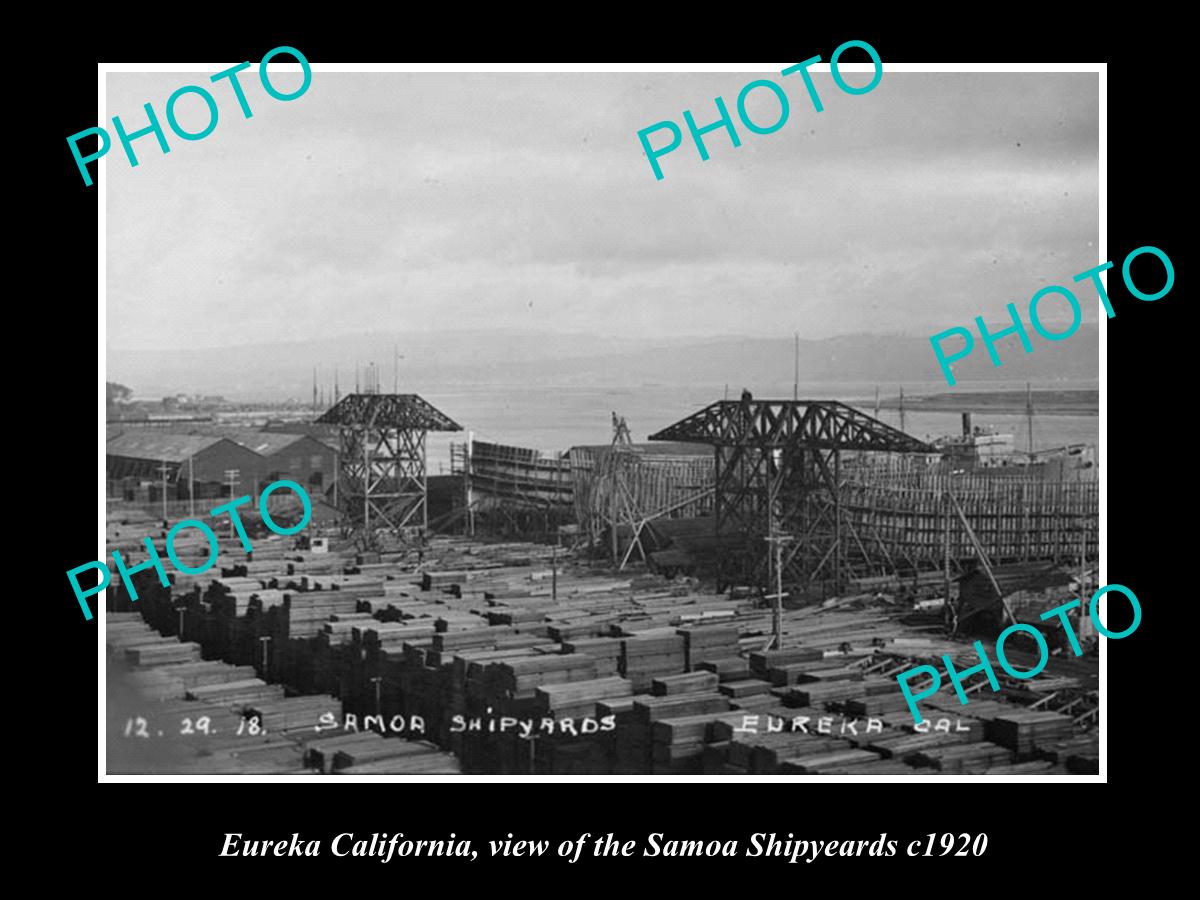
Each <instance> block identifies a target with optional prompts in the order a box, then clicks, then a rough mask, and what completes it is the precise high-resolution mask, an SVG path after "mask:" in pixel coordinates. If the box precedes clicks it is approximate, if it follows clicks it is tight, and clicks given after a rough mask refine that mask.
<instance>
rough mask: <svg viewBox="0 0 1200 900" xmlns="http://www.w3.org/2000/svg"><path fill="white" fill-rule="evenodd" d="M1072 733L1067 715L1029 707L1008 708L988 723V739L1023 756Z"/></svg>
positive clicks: (1066, 737) (1068, 737)
mask: <svg viewBox="0 0 1200 900" xmlns="http://www.w3.org/2000/svg"><path fill="white" fill-rule="evenodd" d="M1074 733H1075V729H1074V726H1073V725H1072V722H1071V717H1070V716H1064V715H1062V714H1060V713H1056V712H1041V711H1039V710H1028V709H1013V710H1007V711H1005V712H1004V713H1003V714H1001V715H997V716H996V717H995V718H993V719H992V720H991V721H990V722H988V727H987V735H988V740H991V741H995V742H996V743H997V744H1000V745H1001V746H1003V747H1008V748H1009V749H1011V750H1014V751H1016V753H1017V755H1018V756H1020V757H1021V758H1022V759H1024V758H1026V757H1028V756H1030V755H1031V754H1032V753H1033V752H1034V751H1035V750H1038V749H1041V748H1042V747H1047V746H1051V745H1053V744H1056V743H1059V742H1061V741H1065V740H1069V739H1070V738H1071V737H1073V736H1074Z"/></svg>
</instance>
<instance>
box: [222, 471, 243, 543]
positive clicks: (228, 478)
mask: <svg viewBox="0 0 1200 900" xmlns="http://www.w3.org/2000/svg"><path fill="white" fill-rule="evenodd" d="M241 474H242V473H241V470H240V469H226V470H225V483H226V484H228V485H229V502H230V503H232V502H233V489H234V488H235V487H236V486H237V483H238V476H240V475H241ZM234 537H235V533H234V529H233V516H232V515H231V516H230V517H229V539H230V540H233V538H234Z"/></svg>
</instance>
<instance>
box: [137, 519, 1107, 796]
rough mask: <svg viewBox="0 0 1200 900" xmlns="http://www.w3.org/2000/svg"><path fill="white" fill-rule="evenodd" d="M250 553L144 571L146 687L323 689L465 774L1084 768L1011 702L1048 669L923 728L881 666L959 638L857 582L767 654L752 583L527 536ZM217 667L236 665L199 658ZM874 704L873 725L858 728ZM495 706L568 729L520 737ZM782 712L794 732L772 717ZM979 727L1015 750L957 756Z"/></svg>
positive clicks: (1045, 687)
mask: <svg viewBox="0 0 1200 900" xmlns="http://www.w3.org/2000/svg"><path fill="white" fill-rule="evenodd" d="M122 537H123V535H122ZM259 546H260V544H259V542H258V541H257V540H256V542H255V547H256V553H255V554H254V556H253V557H247V556H246V555H245V554H244V553H241V552H240V547H239V546H238V545H237V544H236V542H235V543H234V544H232V545H230V546H229V547H226V546H223V547H222V553H221V555H220V557H219V560H218V566H217V567H214V569H213V570H211V574H209V575H207V576H198V577H195V578H186V579H185V578H180V579H177V581H176V584H175V585H174V587H173V588H172V589H171V590H166V589H160V590H158V591H157V592H156V591H155V590H154V589H153V588H154V585H156V584H157V580H156V579H155V578H153V573H151V576H152V578H151V581H150V584H149V587H148V589H147V590H146V591H145V592H143V594H142V596H143V597H144V598H145V599H144V602H141V603H138V604H132V605H131V606H130V608H131V609H133V610H135V611H136V612H137V613H140V614H141V617H143V618H144V619H145V621H147V622H151V623H154V624H155V625H156V627H157V628H158V630H159V635H158V637H157V638H155V637H149V636H147V635H146V634H145V633H144V632H143V633H140V634H138V635H135V634H133V633H130V634H128V635H127V636H126V638H125V639H126V640H127V641H128V642H129V643H128V644H127V645H121V646H120V647H119V650H120V653H119V655H120V656H121V657H122V658H124V657H125V656H126V655H127V651H135V650H136V651H137V652H136V654H135V659H136V660H141V659H142V658H143V656H144V659H145V660H146V663H147V664H145V665H139V666H138V671H137V674H136V676H131V677H136V678H138V679H140V681H139V684H140V687H141V689H143V690H145V691H153V692H156V695H158V696H164V697H169V698H179V699H182V698H183V697H185V696H187V695H188V694H189V693H191V692H193V691H195V692H196V693H194V694H193V696H195V697H197V698H204V699H196V700H191V701H187V702H192V703H210V702H211V703H214V704H215V703H220V702H224V701H226V700H228V701H230V702H232V703H235V704H240V706H239V708H240V709H254V710H255V712H256V713H258V715H259V716H260V718H264V719H267V720H269V721H270V722H271V723H272V724H273V725H274V727H275V728H278V729H280V733H282V734H285V735H286V734H292V733H293V732H294V733H295V734H296V735H297V736H299V734H300V732H301V731H302V730H303V728H304V725H302V724H301V725H295V724H294V723H304V722H305V721H306V720H307V719H309V718H311V717H312V716H313V715H318V716H319V715H321V714H323V713H324V712H326V711H327V709H328V707H327V701H326V700H324V699H320V698H323V697H328V698H329V700H330V701H332V702H333V703H334V704H335V706H334V707H333V708H334V709H335V710H337V712H338V718H339V721H340V720H341V717H342V715H343V714H344V715H347V716H348V715H353V716H356V717H357V718H358V720H359V721H362V720H363V719H365V718H366V717H368V716H369V717H376V716H378V717H382V718H383V719H384V720H388V721H390V720H392V719H393V717H395V716H401V717H402V718H404V719H405V720H406V721H409V722H411V721H412V720H413V718H414V717H416V718H417V719H419V720H420V722H421V724H422V725H423V729H422V730H421V732H420V733H412V734H409V735H408V737H409V738H410V740H408V741H393V740H391V739H390V738H389V741H388V742H389V743H398V744H406V743H407V744H412V743H414V741H413V740H412V738H422V739H425V740H428V741H430V742H432V743H433V744H434V745H436V746H437V747H440V748H442V750H450V751H452V752H453V753H455V754H456V756H457V757H458V759H459V760H460V761H461V765H462V767H463V769H464V770H465V771H469V772H496V773H502V772H511V773H517V774H523V773H530V772H535V771H536V772H544V773H580V774H603V773H607V772H614V773H618V774H646V773H650V772H663V773H678V772H701V771H703V772H721V773H724V774H739V773H753V774H765V773H778V772H781V771H785V767H786V771H789V772H797V773H805V774H808V773H812V774H821V773H828V774H835V773H836V774H848V773H849V774H854V773H864V774H871V773H884V774H886V773H892V772H894V771H899V770H900V769H899V768H898V767H904V768H905V769H911V768H912V765H913V764H915V763H918V762H919V763H920V764H922V765H923V766H924V767H925V769H924V771H926V772H927V773H929V772H935V771H952V770H953V771H983V769H981V768H979V767H981V766H987V767H989V768H993V769H994V768H1000V767H1002V766H1003V765H1008V764H1013V765H1019V764H1021V763H1024V762H1026V761H1029V757H1030V756H1031V755H1032V754H1035V753H1036V754H1040V755H1042V756H1046V755H1047V754H1048V753H1052V754H1053V753H1057V755H1058V756H1061V759H1054V760H1048V761H1050V762H1051V763H1052V765H1053V766H1054V767H1057V768H1064V767H1066V766H1067V765H1068V760H1069V759H1074V760H1075V763H1074V764H1075V765H1077V766H1087V765H1089V764H1090V763H1089V758H1088V755H1087V750H1088V749H1089V746H1090V745H1089V746H1084V747H1076V748H1074V750H1068V749H1065V742H1066V741H1069V740H1073V739H1074V737H1075V736H1074V734H1073V731H1072V729H1071V728H1070V725H1069V720H1068V721H1067V725H1066V727H1064V725H1063V722H1062V721H1061V719H1062V718H1065V717H1059V719H1060V720H1055V719H1048V718H1044V717H1045V716H1046V714H1045V713H1033V714H1032V715H1033V716H1034V717H1035V718H1032V719H1028V718H1022V715H1024V714H1026V713H1027V712H1028V711H1026V710H1024V709H1022V708H1021V707H1020V706H1019V705H1018V704H1016V703H1014V702H1012V701H1013V700H1020V701H1022V702H1033V699H1034V698H1037V697H1042V696H1045V695H1046V694H1047V692H1048V691H1053V690H1062V689H1065V688H1070V687H1072V686H1078V685H1079V684H1080V683H1081V682H1082V680H1084V679H1085V678H1086V672H1083V673H1082V674H1080V672H1081V671H1082V670H1080V671H1074V670H1072V671H1071V672H1070V673H1069V674H1068V675H1063V674H1062V673H1061V672H1060V673H1059V674H1056V675H1051V674H1049V673H1046V674H1045V675H1043V676H1040V677H1039V678H1038V679H1035V680H1034V681H1033V682H1030V683H1029V684H1030V685H1031V688H1032V689H1030V688H1027V687H1026V686H1025V685H1021V686H1019V688H1018V689H1014V690H1013V691H1011V696H1009V693H1010V692H1008V689H1007V688H1006V690H1005V693H1003V694H992V693H990V692H987V691H985V692H978V691H977V692H974V693H973V694H972V700H971V703H970V704H969V706H966V707H964V706H962V705H961V704H959V703H958V702H957V697H956V696H955V695H953V694H952V693H948V692H941V693H940V694H939V695H937V696H935V697H930V698H928V699H926V700H923V701H922V707H923V708H925V707H926V706H927V707H928V708H929V712H928V713H927V716H926V717H927V718H928V719H930V720H931V723H936V722H937V721H938V720H940V719H942V718H945V719H947V720H948V721H952V722H954V723H955V724H954V725H953V726H951V727H952V728H953V730H952V731H950V732H947V731H946V730H944V729H943V728H941V727H940V726H936V725H935V724H931V727H930V730H929V732H928V733H924V734H922V733H916V732H914V731H913V729H912V720H911V716H910V714H909V712H908V708H907V704H906V703H905V701H904V698H903V696H902V695H901V693H900V691H899V689H898V687H897V684H896V681H895V679H894V678H890V677H883V675H882V674H881V673H882V672H883V671H886V670H887V669H889V668H895V667H896V666H897V665H901V664H904V663H906V662H907V663H909V664H912V665H915V664H916V663H917V661H924V660H932V661H934V662H935V663H936V662H938V656H940V654H941V653H948V654H950V655H951V656H953V657H956V658H959V659H961V660H963V661H964V663H967V664H970V663H971V659H970V658H969V656H970V654H969V652H968V651H969V648H968V647H967V645H965V644H964V643H962V642H958V641H953V640H950V639H947V638H945V637H944V636H942V635H940V634H934V633H923V632H921V631H920V630H919V626H912V625H907V624H903V623H902V622H901V621H900V618H899V617H900V615H901V614H902V613H901V611H900V610H898V609H895V608H891V607H890V606H889V605H888V604H886V603H882V602H876V601H875V600H874V598H873V597H872V596H871V595H868V594H863V595H862V596H856V597H851V598H838V599H837V601H836V602H828V603H826V604H825V606H824V608H821V607H806V608H803V609H797V610H787V611H785V612H784V615H783V640H782V643H781V645H780V646H779V647H778V648H777V649H773V650H771V651H762V650H761V648H762V647H763V646H764V644H766V642H767V637H768V636H769V635H770V631H771V613H770V610H769V609H766V608H763V607H759V606H756V602H755V600H754V599H753V598H752V597H750V596H748V595H745V594H738V593H735V594H734V595H732V596H717V595H712V594H706V593H703V592H702V591H700V590H699V589H698V585H696V584H695V583H693V582H683V581H674V582H671V581H667V580H666V579H664V578H662V577H660V576H653V575H651V576H630V575H628V574H620V573H616V574H614V573H611V572H602V571H598V570H596V569H590V568H588V567H586V566H582V565H579V564H578V563H576V562H573V561H571V560H569V559H563V558H561V557H560V558H559V559H558V560H557V563H556V569H557V577H553V575H554V573H553V572H552V569H551V554H552V550H551V548H549V547H544V546H540V545H532V544H519V543H508V544H482V543H476V542H472V541H468V540H465V539H461V538H441V537H438V538H434V539H433V540H432V541H431V542H430V545H429V547H427V548H426V549H425V551H424V553H423V554H422V555H421V558H420V559H419V561H418V560H414V559H413V558H412V557H411V556H408V557H406V556H404V555H403V554H392V553H384V554H373V555H363V554H357V555H356V554H353V553H351V552H342V553H328V554H310V553H301V552H297V551H293V550H289V549H288V547H287V544H286V542H282V541H281V542H276V543H271V542H266V543H264V544H263V545H262V546H263V551H262V552H257V548H258V547H259ZM418 562H419V564H418ZM180 608H182V610H183V613H182V616H183V628H182V635H183V638H184V640H183V642H181V643H179V642H176V643H175V644H174V645H173V646H172V647H170V648H165V647H162V646H159V645H161V643H162V640H163V637H164V636H172V635H176V634H178V633H179V632H180V625H179V623H180V612H179V610H180ZM119 627H123V628H126V630H128V626H125V625H119ZM261 638H269V641H268V642H266V643H265V645H264V643H263V642H262V641H261V640H260V639H261ZM143 643H144V644H145V650H144V651H142V650H140V649H139V646H140V645H141V644H143ZM189 645H190V646H189ZM264 646H265V660H266V662H265V665H264ZM168 660H170V662H168ZM216 660H222V661H223V662H224V663H225V664H228V665H226V666H223V667H221V668H220V669H219V670H218V669H216V668H212V667H210V666H208V665H207V662H208V661H212V662H214V663H215V662H216ZM217 665H218V666H220V664H217ZM172 667H173V670H172V671H171V672H170V673H167V670H168V669H169V668H172ZM186 667H191V668H186ZM294 694H300V695H302V696H300V697H295V696H292V695H294ZM983 697H988V698H992V697H995V698H996V699H995V700H991V699H988V700H984V699H982V698H983ZM314 698H315V699H314ZM334 698H336V700H334ZM323 704H324V705H323ZM798 714H803V715H805V716H809V717H811V719H812V721H811V722H810V723H809V725H808V728H807V729H806V730H805V729H802V728H801V727H797V726H795V725H794V724H793V719H795V718H797V717H798ZM964 714H966V715H964ZM745 715H758V716H760V717H761V722H762V724H761V725H760V727H761V728H762V729H763V733H762V734H758V735H754V734H735V733H734V731H733V728H732V724H731V723H737V722H740V721H741V718H740V717H741V716H745ZM1050 715H1054V714H1050ZM606 716H611V717H613V718H612V720H611V721H613V722H615V723H616V724H615V727H610V728H604V729H603V730H601V731H599V732H595V733H588V734H584V733H581V731H580V729H581V727H582V725H581V723H583V722H585V721H587V720H589V719H593V720H595V721H600V720H602V719H604V717H606ZM772 716H773V717H775V718H773V719H771V718H769V717H772ZM867 717H870V718H871V719H877V720H879V722H881V723H882V725H883V730H882V732H881V731H879V730H878V729H874V730H872V732H870V733H869V734H868V733H863V729H864V725H865V719H866V718H867ZM825 718H832V719H833V721H835V722H837V721H840V720H841V719H843V718H845V719H849V720H854V721H857V723H858V731H857V733H855V732H854V731H853V730H850V731H846V732H844V733H843V732H839V731H838V729H837V726H836V725H835V726H834V731H833V733H820V732H819V731H817V722H818V721H821V720H823V719H825ZM506 719H507V720H509V721H510V722H511V720H517V721H518V722H535V723H537V725H540V723H541V721H542V720H550V721H552V722H554V723H557V725H561V723H563V722H564V721H566V722H569V723H571V725H570V726H568V727H555V728H553V729H549V730H548V729H542V728H538V727H537V725H535V726H534V729H533V730H532V733H526V734H525V735H522V730H523V729H522V728H521V727H519V726H518V727H514V726H513V725H511V724H503V721H504V720H506ZM776 720H778V721H779V722H785V723H786V726H784V725H781V726H780V729H781V730H779V731H775V730H771V731H768V729H767V724H766V723H767V722H768V721H771V722H775V721H776ZM469 723H476V727H474V728H471V727H469ZM572 727H573V728H574V733H572ZM773 727H774V726H772V728H773ZM589 728H590V726H589ZM268 729H269V730H271V726H268ZM806 731H807V733H806ZM272 733H274V732H272ZM297 739H299V737H297ZM831 742H832V743H831ZM985 742H990V743H991V744H993V745H999V746H1001V747H1002V748H1003V749H1004V750H1006V751H1009V752H1010V753H1015V754H1016V762H1013V761H1012V759H1011V758H1010V759H1009V760H1008V761H1004V762H1002V761H1000V760H999V759H998V758H993V757H992V756H989V754H991V753H992V752H993V751H991V750H990V749H989V748H982V749H979V748H976V749H974V750H972V749H970V748H967V749H961V748H962V747H963V745H968V744H978V743H985ZM365 743H366V744H371V743H372V741H371V740H369V739H368V740H367V741H366V742H365ZM1049 747H1059V748H1064V749H1063V750H1062V752H1061V753H1058V752H1057V751H1054V750H1049V751H1048V750H1047V749H1046V748H1049ZM951 748H956V749H953V751H952V752H951ZM439 752H440V751H439ZM864 753H865V754H867V755H866V756H864V755H861V754H864ZM921 754H925V755H924V756H922V755H921ZM323 759H324V757H322V760H323ZM935 760H937V761H939V762H938V764H940V765H941V766H942V767H941V768H937V769H935V768H934V765H935ZM301 762H302V761H301ZM373 764H374V762H373V760H364V761H363V765H373ZM431 764H432V763H431ZM955 766H957V767H958V768H955ZM343 768H344V769H349V768H354V769H357V768H358V766H357V765H345V766H343ZM330 770H331V771H332V770H333V769H332V765H331V767H330ZM339 771H340V770H339Z"/></svg>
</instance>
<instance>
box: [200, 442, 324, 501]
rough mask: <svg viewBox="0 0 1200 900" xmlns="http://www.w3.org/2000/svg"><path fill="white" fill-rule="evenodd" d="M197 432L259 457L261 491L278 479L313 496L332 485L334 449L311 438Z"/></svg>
mask: <svg viewBox="0 0 1200 900" xmlns="http://www.w3.org/2000/svg"><path fill="white" fill-rule="evenodd" d="M196 430H197V431H198V432H203V433H204V434H206V435H209V436H220V437H224V438H227V439H229V440H231V441H233V442H234V443H235V444H239V445H240V446H242V447H245V448H246V449H247V450H252V451H254V453H256V454H257V455H258V456H259V457H261V459H262V462H261V464H260V468H259V473H260V474H259V480H260V482H261V483H260V484H259V486H258V487H259V489H260V490H261V489H262V488H263V487H264V486H265V485H266V484H269V483H270V482H272V481H277V480H279V479H280V478H286V479H289V480H290V481H295V482H296V483H297V484H301V485H303V486H304V487H305V488H306V489H310V492H311V493H314V494H315V493H318V492H324V491H326V490H328V489H329V488H330V487H331V486H332V485H333V473H334V467H335V463H336V458H337V450H336V448H335V447H334V446H331V445H329V444H326V443H324V442H322V441H320V440H318V439H317V438H316V437H314V436H312V435H309V434H283V433H280V432H273V431H255V430H254V429H252V428H222V427H213V428H202V429H199V428H198V429H196Z"/></svg>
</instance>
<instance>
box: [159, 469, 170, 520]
mask: <svg viewBox="0 0 1200 900" xmlns="http://www.w3.org/2000/svg"><path fill="white" fill-rule="evenodd" d="M158 471H160V472H162V506H163V525H164V526H165V525H166V524H167V473H168V472H170V471H171V467H170V466H168V465H167V461H166V460H165V459H164V460H163V463H162V465H161V466H159V467H158Z"/></svg>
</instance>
